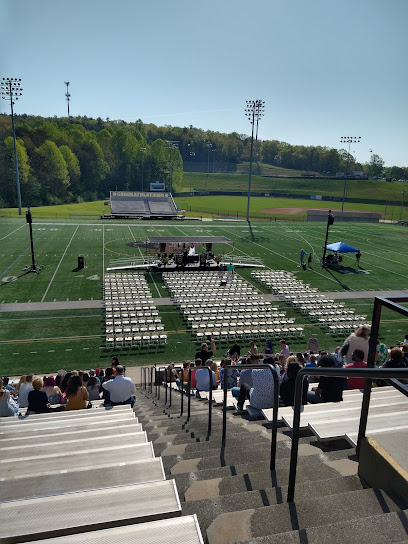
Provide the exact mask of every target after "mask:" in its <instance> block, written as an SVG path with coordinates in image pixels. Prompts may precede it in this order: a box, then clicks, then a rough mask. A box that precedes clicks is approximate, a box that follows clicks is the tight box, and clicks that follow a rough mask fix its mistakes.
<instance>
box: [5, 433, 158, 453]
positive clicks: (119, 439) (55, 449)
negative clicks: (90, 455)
mask: <svg viewBox="0 0 408 544" xmlns="http://www.w3.org/2000/svg"><path fill="white" fill-rule="evenodd" d="M144 443H147V437H146V433H145V432H144V431H141V432H132V429H131V428H129V427H128V432H127V433H126V434H118V435H117V436H115V437H114V438H112V436H104V434H102V435H101V436H98V435H96V436H89V434H88V437H87V438H80V439H78V440H71V441H65V440H64V439H59V440H54V441H52V442H46V441H45V440H43V439H42V437H41V440H38V441H37V443H35V444H27V445H25V446H6V447H4V448H3V449H2V459H3V460H5V459H16V458H17V457H19V456H21V457H23V456H25V457H37V456H40V455H54V454H58V455H60V454H64V455H66V454H68V453H71V452H76V451H83V450H87V451H89V452H92V450H100V449H101V448H112V445H113V446H114V447H117V446H125V445H127V444H133V445H136V444H144Z"/></svg>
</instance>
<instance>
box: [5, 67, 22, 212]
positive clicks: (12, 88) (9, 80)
mask: <svg viewBox="0 0 408 544" xmlns="http://www.w3.org/2000/svg"><path fill="white" fill-rule="evenodd" d="M22 90H23V89H22V87H21V79H18V78H16V77H3V78H2V80H1V81H0V94H1V97H2V98H3V99H4V100H10V108H11V126H12V130H13V144H14V168H15V170H16V187H17V204H18V215H21V191H20V177H19V175H18V159H17V144H16V130H15V127H14V110H13V106H14V104H15V103H16V102H15V101H16V100H18V99H19V98H20V96H21V95H22V94H23V93H22Z"/></svg>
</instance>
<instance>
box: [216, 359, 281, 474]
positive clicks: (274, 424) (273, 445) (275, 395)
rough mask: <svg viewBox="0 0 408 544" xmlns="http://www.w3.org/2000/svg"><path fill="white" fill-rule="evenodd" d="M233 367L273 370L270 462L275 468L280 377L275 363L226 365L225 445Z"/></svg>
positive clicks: (223, 436)
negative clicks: (229, 376)
mask: <svg viewBox="0 0 408 544" xmlns="http://www.w3.org/2000/svg"><path fill="white" fill-rule="evenodd" d="M231 368H235V369H237V370H238V368H239V369H246V368H250V369H251V370H254V369H261V370H266V369H267V368H269V370H270V371H271V372H272V376H273V417H272V440H271V462H270V469H271V470H275V461H276V439H277V434H278V406H279V378H278V374H277V372H276V368H274V367H273V365H271V364H269V363H267V364H259V365H251V364H249V365H228V366H225V367H224V387H223V389H224V406H223V409H222V443H223V445H225V440H226V435H227V391H228V388H227V385H228V383H227V382H228V370H229V369H231Z"/></svg>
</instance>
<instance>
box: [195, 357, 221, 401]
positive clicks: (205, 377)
mask: <svg viewBox="0 0 408 544" xmlns="http://www.w3.org/2000/svg"><path fill="white" fill-rule="evenodd" d="M212 362H213V361H212V360H211V359H208V360H207V361H206V363H205V366H206V367H209V368H210V370H211V364H212ZM195 379H196V396H197V397H198V398H199V397H200V395H199V393H200V391H210V389H217V380H216V378H215V374H214V371H213V370H211V385H210V379H209V372H208V368H198V369H197V371H196V374H195Z"/></svg>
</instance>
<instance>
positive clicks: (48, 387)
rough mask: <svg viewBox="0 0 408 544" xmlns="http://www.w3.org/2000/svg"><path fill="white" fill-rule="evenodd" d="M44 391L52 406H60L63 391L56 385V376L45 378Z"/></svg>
mask: <svg viewBox="0 0 408 544" xmlns="http://www.w3.org/2000/svg"><path fill="white" fill-rule="evenodd" d="M42 390H43V391H44V392H45V393H46V395H47V397H48V402H49V403H50V404H60V403H61V400H62V393H61V389H60V388H59V387H58V386H57V385H56V384H55V379H54V376H48V378H44V386H43V388H42Z"/></svg>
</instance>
